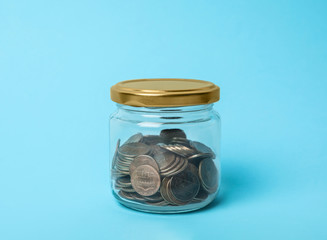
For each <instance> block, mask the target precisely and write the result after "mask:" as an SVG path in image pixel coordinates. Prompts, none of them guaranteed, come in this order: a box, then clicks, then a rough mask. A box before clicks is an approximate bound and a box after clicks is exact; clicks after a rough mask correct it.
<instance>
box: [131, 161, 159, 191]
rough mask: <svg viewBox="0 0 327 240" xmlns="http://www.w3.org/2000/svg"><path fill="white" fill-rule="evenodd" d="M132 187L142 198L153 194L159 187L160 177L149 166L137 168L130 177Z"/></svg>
mask: <svg viewBox="0 0 327 240" xmlns="http://www.w3.org/2000/svg"><path fill="white" fill-rule="evenodd" d="M131 182H132V186H133V188H134V189H135V191H136V192H137V193H139V194H140V195H142V196H151V195H153V194H155V193H156V192H157V191H158V190H159V187H160V175H159V173H158V171H157V170H156V169H154V168H153V167H152V166H150V165H141V166H138V167H137V168H136V169H135V170H134V171H133V174H132V176H131Z"/></svg>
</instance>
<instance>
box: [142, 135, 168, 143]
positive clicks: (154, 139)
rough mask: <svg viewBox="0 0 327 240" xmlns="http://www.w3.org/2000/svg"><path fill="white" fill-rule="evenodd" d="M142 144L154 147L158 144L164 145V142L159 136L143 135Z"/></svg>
mask: <svg viewBox="0 0 327 240" xmlns="http://www.w3.org/2000/svg"><path fill="white" fill-rule="evenodd" d="M142 142H143V143H145V144H148V145H155V144H158V143H164V142H165V140H164V139H163V138H162V137H161V136H159V135H145V136H143V139H142Z"/></svg>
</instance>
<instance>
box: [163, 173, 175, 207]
mask: <svg viewBox="0 0 327 240" xmlns="http://www.w3.org/2000/svg"><path fill="white" fill-rule="evenodd" d="M170 180H171V178H170V177H165V178H164V179H163V180H162V182H161V187H160V194H161V196H162V198H163V199H164V200H165V201H166V202H169V203H171V204H174V202H173V201H172V200H171V199H170V197H169V196H168V183H169V181H170Z"/></svg>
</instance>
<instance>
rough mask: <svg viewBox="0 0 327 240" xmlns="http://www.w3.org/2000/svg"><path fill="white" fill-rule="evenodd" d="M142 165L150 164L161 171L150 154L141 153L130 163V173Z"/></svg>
mask: <svg viewBox="0 0 327 240" xmlns="http://www.w3.org/2000/svg"><path fill="white" fill-rule="evenodd" d="M141 165H150V166H151V167H153V168H154V169H156V170H157V171H158V172H159V167H158V164H157V162H156V161H155V160H154V159H153V158H152V157H151V156H149V155H139V156H137V157H135V158H134V160H133V161H132V162H131V164H130V165H129V173H130V174H131V175H132V173H133V171H134V170H135V169H136V168H137V167H138V166H141Z"/></svg>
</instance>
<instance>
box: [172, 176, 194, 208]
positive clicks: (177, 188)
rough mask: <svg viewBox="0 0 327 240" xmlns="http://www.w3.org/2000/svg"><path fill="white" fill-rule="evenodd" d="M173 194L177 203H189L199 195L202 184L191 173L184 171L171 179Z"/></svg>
mask: <svg viewBox="0 0 327 240" xmlns="http://www.w3.org/2000/svg"><path fill="white" fill-rule="evenodd" d="M170 184H171V193H172V197H173V200H176V201H175V202H182V203H187V202H190V201H192V199H193V198H194V197H195V196H196V195H197V194H198V192H199V189H200V182H199V179H198V177H197V176H196V175H195V174H193V173H192V172H191V171H183V172H181V173H179V174H178V175H175V176H173V177H172V178H171V183H170Z"/></svg>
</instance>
